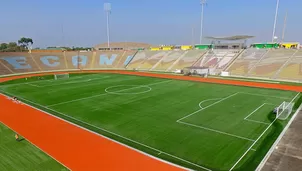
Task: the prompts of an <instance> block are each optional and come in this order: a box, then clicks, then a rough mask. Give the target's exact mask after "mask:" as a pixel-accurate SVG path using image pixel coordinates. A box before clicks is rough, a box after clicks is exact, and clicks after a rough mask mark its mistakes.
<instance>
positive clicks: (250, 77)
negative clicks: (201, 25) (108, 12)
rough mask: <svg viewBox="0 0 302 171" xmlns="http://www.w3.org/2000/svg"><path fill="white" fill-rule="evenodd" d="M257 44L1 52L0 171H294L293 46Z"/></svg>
mask: <svg viewBox="0 0 302 171" xmlns="http://www.w3.org/2000/svg"><path fill="white" fill-rule="evenodd" d="M202 2H203V1H202ZM202 5H203V4H202ZM105 8H109V6H108V4H105ZM110 8H111V7H110ZM108 37H109V36H108ZM253 37H254V36H252V35H233V36H225V37H216V36H211V37H206V38H207V39H209V40H211V43H207V44H191V45H188V44H184V45H152V44H149V43H138V42H113V43H111V42H109V39H108V43H103V44H98V45H95V46H94V47H93V48H91V49H87V50H68V49H65V48H53V49H51V48H48V49H31V48H28V49H26V50H24V51H18V52H16V51H15V52H11V51H3V52H0V104H1V113H0V150H1V152H0V170H159V171H160V170H162V171H170V170H171V171H172V170H202V171H216V170H217V171H220V170H244V171H246V170H259V171H260V170H263V171H268V170H289V171H295V170H300V168H301V167H302V161H301V158H302V153H301V134H300V133H301V130H300V128H301V121H300V120H301V118H302V117H301V103H302V95H301V92H302V86H301V80H302V71H301V62H302V60H301V57H302V50H300V47H301V45H300V43H299V42H298V41H297V42H285V41H282V42H278V41H273V42H266V43H251V44H247V41H248V40H249V39H251V38H253ZM14 136H16V140H17V141H15V139H14ZM19 136H20V137H21V139H19Z"/></svg>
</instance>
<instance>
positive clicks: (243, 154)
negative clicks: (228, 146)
mask: <svg viewBox="0 0 302 171" xmlns="http://www.w3.org/2000/svg"><path fill="white" fill-rule="evenodd" d="M299 95H300V93H298V94H297V95H296V96H295V97H294V98H292V100H291V102H293V101H294V100H295V99H296V98H297V97H298V96H299ZM276 120H277V118H275V119H274V120H273V122H272V123H271V124H270V125H269V126H268V127H267V128H266V129H265V130H264V131H263V132H262V134H261V135H260V136H259V137H258V138H257V139H256V141H255V142H254V143H253V144H252V145H251V146H250V147H249V148H248V149H247V150H246V151H245V153H244V154H243V155H242V156H241V157H240V158H239V159H238V160H237V162H236V163H235V164H234V165H233V166H232V167H231V169H230V170H233V169H234V168H235V167H236V166H237V164H238V163H239V162H240V161H241V160H242V159H243V158H244V157H245V156H246V154H247V153H248V152H249V151H250V150H251V149H252V148H253V146H254V145H255V144H256V143H257V142H258V141H259V140H260V138H261V137H262V136H263V135H264V134H265V132H266V131H267V130H268V129H269V128H270V127H271V126H272V125H273V124H274V123H275V121H276Z"/></svg>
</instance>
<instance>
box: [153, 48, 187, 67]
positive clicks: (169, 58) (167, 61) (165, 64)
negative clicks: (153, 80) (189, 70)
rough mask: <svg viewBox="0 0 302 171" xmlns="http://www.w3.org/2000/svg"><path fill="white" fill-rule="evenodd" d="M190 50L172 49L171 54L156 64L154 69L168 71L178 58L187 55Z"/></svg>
mask: <svg viewBox="0 0 302 171" xmlns="http://www.w3.org/2000/svg"><path fill="white" fill-rule="evenodd" d="M187 53H188V51H180V50H178V51H172V52H170V53H169V55H168V56H167V57H165V58H163V59H162V60H161V61H159V62H158V63H157V64H156V66H155V67H154V68H153V69H152V70H153V71H166V70H167V69H168V68H169V67H170V66H172V65H173V64H174V63H175V62H176V61H177V60H178V59H180V58H182V57H183V56H184V55H186V54H187Z"/></svg>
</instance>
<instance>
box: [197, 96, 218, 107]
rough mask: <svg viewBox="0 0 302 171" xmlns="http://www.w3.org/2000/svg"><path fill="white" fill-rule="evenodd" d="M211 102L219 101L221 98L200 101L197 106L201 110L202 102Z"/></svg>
mask: <svg viewBox="0 0 302 171" xmlns="http://www.w3.org/2000/svg"><path fill="white" fill-rule="evenodd" d="M212 100H221V98H215V99H207V100H203V101H201V102H200V103H199V104H198V105H199V107H200V109H203V108H204V107H202V106H201V104H202V103H204V102H208V101H212Z"/></svg>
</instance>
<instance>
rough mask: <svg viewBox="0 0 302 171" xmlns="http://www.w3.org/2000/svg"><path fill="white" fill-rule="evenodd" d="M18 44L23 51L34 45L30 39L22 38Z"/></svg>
mask: <svg viewBox="0 0 302 171" xmlns="http://www.w3.org/2000/svg"><path fill="white" fill-rule="evenodd" d="M18 44H19V45H20V46H21V47H23V48H24V49H29V46H30V45H32V44H34V42H33V39H31V38H26V37H22V38H21V39H20V40H18Z"/></svg>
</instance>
